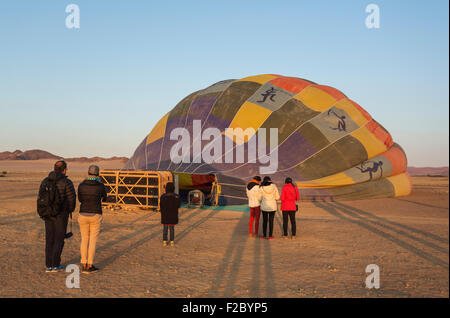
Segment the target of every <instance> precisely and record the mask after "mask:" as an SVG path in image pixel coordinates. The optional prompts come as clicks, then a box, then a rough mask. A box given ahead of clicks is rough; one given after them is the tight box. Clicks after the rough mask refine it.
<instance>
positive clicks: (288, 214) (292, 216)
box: [283, 211, 297, 236]
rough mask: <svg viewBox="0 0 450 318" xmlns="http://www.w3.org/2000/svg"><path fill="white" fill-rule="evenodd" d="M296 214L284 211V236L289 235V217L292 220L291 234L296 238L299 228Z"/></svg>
mask: <svg viewBox="0 0 450 318" xmlns="http://www.w3.org/2000/svg"><path fill="white" fill-rule="evenodd" d="M295 212H296V211H283V235H284V236H287V235H288V222H289V220H288V217H289V219H291V233H292V236H295V234H296V232H297V226H296V224H295Z"/></svg>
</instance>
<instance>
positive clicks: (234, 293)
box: [0, 162, 449, 297]
mask: <svg viewBox="0 0 450 318" xmlns="http://www.w3.org/2000/svg"><path fill="white" fill-rule="evenodd" d="M4 163H5V162H3V167H2V166H1V165H0V171H1V170H8V174H7V177H4V178H0V255H1V262H0V297H449V201H448V190H449V188H448V178H427V177H415V178H413V181H414V185H415V188H414V190H413V193H412V194H411V195H410V196H408V197H402V198H397V199H377V200H364V201H352V202H350V201H347V202H339V203H338V202H333V203H325V202H317V203H305V204H304V205H302V206H301V208H300V212H299V213H297V228H298V230H297V231H298V239H297V240H282V239H280V236H281V216H280V214H279V213H278V214H277V215H276V219H275V237H276V238H275V240H272V241H267V240H261V239H257V238H252V237H249V236H248V216H249V215H248V212H236V211H226V210H219V211H212V210H207V209H201V210H200V209H182V210H181V211H180V215H181V216H180V224H179V225H178V226H177V227H176V246H174V247H163V246H162V244H161V239H162V228H161V225H160V218H159V214H158V213H156V212H149V211H143V210H138V211H122V210H117V211H111V210H106V211H105V213H104V223H103V229H102V232H101V236H100V241H99V243H98V248H97V256H96V262H95V263H96V265H97V266H98V267H100V268H101V271H99V272H97V273H93V274H91V275H85V274H82V275H81V281H80V285H81V286H80V289H68V288H67V287H66V285H65V281H66V276H67V275H68V273H65V272H60V273H51V274H49V273H45V272H44V224H43V222H42V221H41V220H40V219H39V217H38V216H37V214H36V212H35V200H36V194H37V189H38V185H39V183H40V181H41V179H42V178H43V177H44V176H45V175H46V173H44V172H37V170H39V169H40V168H39V167H41V165H37V164H35V165H31V166H29V167H24V165H22V166H20V164H19V166H17V163H14V164H12V165H10V166H6V165H5V164H4ZM26 164H28V165H29V164H30V163H26ZM88 165H89V164H86V167H84V166H82V165H80V166H77V165H71V166H69V173H68V174H69V177H70V178H71V179H72V180H73V181H74V183H75V184H76V185H78V183H79V182H80V181H81V180H82V178H83V173H82V172H79V171H83V170H84V168H86V169H87V166H88ZM42 166H45V164H42ZM4 167H6V168H7V169H5V168H4ZM50 168H51V165H50V166H49V167H48V163H47V166H46V168H45V169H46V170H48V169H50ZM102 168H103V167H102ZM111 168H114V167H111ZM14 170H16V171H24V170H28V172H14ZM32 170H34V172H30V171H32ZM77 217H78V213H75V214H74V220H76V218H77ZM73 231H74V233H75V235H74V237H73V238H71V239H69V240H66V245H65V248H64V252H63V256H62V258H63V264H65V265H67V264H77V263H78V262H79V244H80V235H79V229H78V225H77V223H76V222H74V227H73ZM368 264H377V265H378V266H379V268H380V285H381V286H380V289H378V290H377V289H371V290H369V289H367V288H365V285H364V282H365V278H366V275H367V274H366V273H365V268H366V266H367V265H368Z"/></svg>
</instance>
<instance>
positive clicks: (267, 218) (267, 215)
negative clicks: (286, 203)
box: [262, 211, 275, 237]
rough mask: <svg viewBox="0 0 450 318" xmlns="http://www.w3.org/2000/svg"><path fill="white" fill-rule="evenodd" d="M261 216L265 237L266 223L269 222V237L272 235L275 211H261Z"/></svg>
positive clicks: (265, 235)
mask: <svg viewBox="0 0 450 318" xmlns="http://www.w3.org/2000/svg"><path fill="white" fill-rule="evenodd" d="M262 215H263V235H264V237H267V222H269V237H272V235H273V218H274V217H275V211H262Z"/></svg>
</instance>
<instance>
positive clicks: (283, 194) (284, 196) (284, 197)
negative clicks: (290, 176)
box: [281, 187, 286, 201]
mask: <svg viewBox="0 0 450 318" xmlns="http://www.w3.org/2000/svg"><path fill="white" fill-rule="evenodd" d="M284 200H286V189H285V188H284V187H283V189H281V201H284Z"/></svg>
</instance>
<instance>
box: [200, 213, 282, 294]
mask: <svg viewBox="0 0 450 318" xmlns="http://www.w3.org/2000/svg"><path fill="white" fill-rule="evenodd" d="M247 231H248V214H247V213H242V216H241V218H240V219H239V222H238V224H236V226H235V228H234V231H233V233H232V235H231V240H230V243H229V244H228V247H227V249H226V251H225V254H224V256H223V259H222V262H221V264H220V265H219V269H218V270H217V273H216V276H215V278H214V280H213V282H212V285H211V288H210V290H209V291H208V297H218V296H219V292H220V289H222V288H221V287H222V285H225V286H223V289H224V292H223V297H233V296H234V295H233V292H234V289H235V284H236V281H237V278H238V274H239V268H240V266H241V261H242V256H243V253H244V252H245V249H246V248H245V247H246V244H247V242H248V238H249V235H248V234H247ZM243 233H245V234H243ZM262 245H264V247H263V248H264V262H260V258H261V246H262ZM253 261H254V264H253V273H252V280H251V282H250V290H249V293H250V295H251V297H256V296H260V295H259V291H260V281H261V278H260V273H261V264H264V266H265V274H266V289H267V290H266V294H267V295H266V296H267V297H276V290H275V287H274V279H273V272H272V255H271V247H270V242H269V241H267V240H260V239H259V238H256V241H255V252H254V258H253ZM227 270H228V271H227ZM227 273H228V275H227ZM224 282H226V283H225V284H224Z"/></svg>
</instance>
